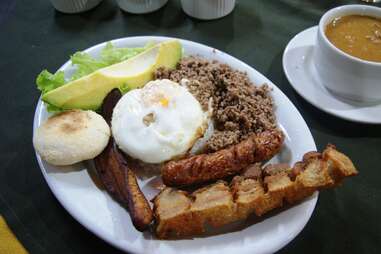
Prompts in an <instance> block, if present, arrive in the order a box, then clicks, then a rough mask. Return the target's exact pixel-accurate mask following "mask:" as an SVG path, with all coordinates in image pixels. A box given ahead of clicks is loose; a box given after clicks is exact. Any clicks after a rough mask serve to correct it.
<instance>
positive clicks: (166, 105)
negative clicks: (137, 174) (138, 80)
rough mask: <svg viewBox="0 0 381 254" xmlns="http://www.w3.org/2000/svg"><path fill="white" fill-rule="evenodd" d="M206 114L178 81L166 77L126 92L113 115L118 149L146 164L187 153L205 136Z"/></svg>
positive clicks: (114, 133) (113, 126)
mask: <svg viewBox="0 0 381 254" xmlns="http://www.w3.org/2000/svg"><path fill="white" fill-rule="evenodd" d="M207 115H208V114H206V113H204V112H203V110H202V108H201V105H200V103H199V102H198V101H197V100H196V98H195V97H194V96H193V95H192V94H191V93H190V92H189V91H188V90H187V89H186V88H185V87H182V86H180V85H179V84H177V83H175V82H173V81H170V80H167V79H163V80H155V81H151V82H149V83H147V84H146V85H145V86H144V87H143V88H141V89H135V90H132V91H130V92H128V93H126V94H125V95H124V96H123V97H122V98H121V99H120V100H119V102H118V103H117V105H116V106H115V108H114V112H113V116H112V123H111V125H112V134H113V136H114V139H115V142H116V143H117V144H118V146H119V148H120V149H121V150H123V151H124V152H125V153H127V154H128V155H130V156H131V157H133V158H137V159H140V160H142V161H144V162H147V163H161V162H164V161H167V160H170V159H172V158H174V157H177V156H181V155H182V154H184V153H186V152H187V151H188V150H189V149H190V148H191V147H192V145H193V144H194V142H195V141H196V140H197V139H198V138H199V137H200V136H202V135H203V133H204V131H205V129H206V127H207V120H208V119H207Z"/></svg>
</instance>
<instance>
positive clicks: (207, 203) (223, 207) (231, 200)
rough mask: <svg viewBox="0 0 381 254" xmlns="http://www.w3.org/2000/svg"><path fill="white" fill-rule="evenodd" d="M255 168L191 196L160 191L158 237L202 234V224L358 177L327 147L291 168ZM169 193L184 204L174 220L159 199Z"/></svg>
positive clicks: (259, 209) (213, 223) (295, 198)
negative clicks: (265, 170)
mask: <svg viewBox="0 0 381 254" xmlns="http://www.w3.org/2000/svg"><path fill="white" fill-rule="evenodd" d="M257 168H258V167H257V166H255V167H249V169H248V170H249V171H252V172H250V173H243V174H242V176H236V177H234V179H233V180H232V182H231V183H230V185H228V184H227V183H226V182H223V181H219V182H217V183H214V184H211V185H209V186H207V187H204V188H201V189H199V190H197V191H195V192H193V193H187V192H184V191H179V190H176V189H174V188H171V187H167V188H165V189H164V190H163V191H162V192H161V193H159V194H158V195H157V196H156V197H155V199H154V211H155V218H156V235H157V236H158V238H183V237H190V236H195V235H199V234H202V233H204V232H205V225H211V226H214V227H219V226H222V225H224V224H228V223H230V222H233V221H236V220H240V219H246V218H247V217H248V216H249V215H250V214H252V213H254V214H256V215H257V216H261V215H263V214H265V213H267V212H269V211H271V210H273V209H276V208H279V207H281V206H283V204H284V203H288V204H294V203H296V202H299V201H300V200H302V199H304V198H306V197H308V196H310V195H312V194H313V193H314V192H315V191H316V190H321V189H325V188H333V187H336V186H337V185H338V184H340V183H341V182H342V180H343V179H344V178H346V177H350V176H354V175H357V174H358V172H357V170H356V168H355V166H354V165H353V163H352V161H351V160H350V159H349V158H348V157H347V156H346V155H344V154H343V153H341V152H339V151H337V150H336V148H335V147H333V146H328V147H327V148H326V149H325V150H324V151H323V153H322V154H320V153H316V152H314V153H307V154H306V155H305V156H304V157H303V161H301V162H297V163H296V164H295V166H294V167H293V168H291V169H290V168H288V167H285V165H279V166H274V165H273V166H272V169H274V168H275V169H276V170H273V171H271V174H269V173H267V174H265V173H262V174H259V173H258V172H257V171H258V169H257ZM245 175H246V177H245ZM168 192H170V193H172V194H174V193H175V194H177V192H179V195H181V196H182V198H184V199H187V200H188V204H189V205H187V206H186V207H184V209H183V210H182V211H181V212H179V213H177V215H176V216H166V214H168V211H170V209H168V207H166V206H165V205H164V203H163V201H166V203H168V202H169V201H171V200H170V199H169V198H170V197H169V196H168V195H167V193H168ZM180 193H181V194H180ZM200 196H201V197H204V199H200V198H199V197H200ZM205 197H207V198H205ZM198 198H199V199H200V200H201V201H202V202H198V200H197V199H198ZM166 199H167V200H166ZM200 203H202V204H203V205H201V206H200V205H199V204H200Z"/></svg>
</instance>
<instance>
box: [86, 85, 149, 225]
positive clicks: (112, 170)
mask: <svg viewBox="0 0 381 254" xmlns="http://www.w3.org/2000/svg"><path fill="white" fill-rule="evenodd" d="M120 98H121V94H120V92H119V90H118V89H114V90H112V91H111V92H110V93H109V94H108V95H107V97H106V98H105V100H104V102H103V105H102V116H103V117H104V118H105V119H106V121H107V122H108V123H109V124H110V121H111V116H112V110H113V108H114V106H115V105H116V103H117V102H118V100H119V99H120ZM94 163H95V168H96V170H97V173H98V176H99V178H100V179H101V181H102V183H103V185H104V186H105V188H106V190H107V192H109V193H110V194H111V195H112V196H113V197H114V198H115V199H116V200H117V201H118V202H119V203H121V204H122V205H124V206H126V208H127V209H128V211H129V213H130V215H131V220H132V223H133V224H134V226H135V228H136V229H137V230H139V231H144V230H146V229H147V228H148V226H149V225H150V224H151V222H152V220H153V213H152V210H151V207H150V204H149V203H148V201H147V199H146V198H145V197H144V194H143V193H142V192H141V190H140V188H139V185H138V183H137V180H136V176H135V173H134V172H133V171H132V170H130V168H129V167H128V163H127V161H126V159H125V158H124V156H123V154H122V153H121V152H120V151H119V149H118V147H117V146H116V144H115V141H114V139H113V138H112V137H111V138H110V140H109V143H108V145H107V147H106V148H105V149H104V150H103V152H102V153H101V154H100V155H98V156H97V157H96V158H95V159H94Z"/></svg>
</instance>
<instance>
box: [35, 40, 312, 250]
mask: <svg viewBox="0 0 381 254" xmlns="http://www.w3.org/2000/svg"><path fill="white" fill-rule="evenodd" d="M168 39H170V38H167V37H156V36H144V37H129V38H122V39H117V40H114V41H112V43H113V44H114V45H115V46H117V47H133V46H142V45H144V44H145V43H146V42H148V41H157V42H160V41H164V40H168ZM181 43H182V45H183V48H184V53H185V54H186V55H200V56H203V57H205V58H207V59H215V60H218V61H220V62H223V63H227V64H229V65H230V66H232V67H233V68H235V69H238V70H241V71H245V72H247V74H248V75H249V77H250V79H251V80H252V81H253V82H254V83H255V84H258V85H259V84H262V83H267V84H269V86H270V87H272V89H273V91H272V96H273V98H274V100H275V104H276V116H277V119H278V123H279V126H280V127H281V128H282V129H283V130H284V132H285V134H286V139H285V145H284V148H283V150H282V152H281V153H280V154H278V155H277V156H276V157H275V158H274V159H273V160H272V161H273V162H277V161H282V162H287V163H294V162H296V161H298V160H300V159H301V158H302V156H303V154H304V153H305V152H307V151H311V150H316V146H315V143H314V140H313V138H312V135H311V133H310V130H309V129H308V127H307V125H306V123H305V121H304V120H303V117H302V116H301V115H300V113H299V112H298V111H297V109H296V108H295V106H294V105H293V104H292V103H291V101H290V100H289V99H288V98H287V97H286V96H285V95H284V94H283V93H282V92H281V91H280V90H279V89H278V88H277V87H276V86H275V85H274V84H273V83H272V82H271V81H270V80H268V79H267V78H266V77H264V76H263V75H262V74H260V73H259V72H258V71H256V70H255V69H253V68H251V67H250V66H248V65H247V64H245V63H243V62H241V61H240V60H238V59H236V58H234V57H232V56H230V55H228V54H226V53H223V52H221V51H219V50H215V49H213V48H210V47H207V46H204V45H201V44H198V43H195V42H191V41H186V40H181ZM104 46H105V43H102V44H98V45H96V46H94V47H91V48H89V49H87V50H85V51H86V52H88V53H89V54H90V55H93V56H98V55H99V53H100V50H101V49H102V48H103V47H104ZM60 70H63V71H65V74H66V75H67V76H70V75H71V74H72V71H73V67H72V66H71V63H70V61H69V62H66V63H65V64H64V65H63V66H62V67H61V68H60ZM47 117H48V113H47V111H46V108H45V105H44V103H42V102H41V101H39V102H38V105H37V108H36V113H35V118H34V125H33V131H34V130H35V129H36V128H37V127H38V126H39V125H40V124H41V122H43V121H44V120H45V119H46V118H47ZM36 156H37V160H38V163H39V165H40V167H41V171H42V173H43V175H44V177H45V179H46V181H47V183H48V185H49V187H50V189H51V190H52V192H53V193H54V195H55V196H56V197H57V199H58V200H59V202H60V203H61V204H62V205H63V206H64V208H65V209H66V210H67V211H68V212H69V213H70V214H71V215H72V216H73V217H74V218H75V219H76V220H77V221H78V222H80V223H81V224H82V225H83V226H85V227H86V228H88V229H89V230H90V231H91V232H93V233H94V234H96V235H97V236H99V237H100V238H102V239H104V240H106V241H107V242H109V243H110V244H112V245H114V246H116V247H118V248H120V249H122V250H125V251H129V252H133V253H155V254H158V253H164V254H180V253H198V254H204V253H205V254H221V253H232V252H233V251H239V253H241V254H243V253H273V252H275V251H277V250H279V249H280V248H282V247H283V246H285V245H286V244H287V243H288V242H290V241H291V240H292V239H293V238H294V237H295V236H296V235H297V234H298V233H299V232H300V231H301V230H302V229H303V227H304V226H305V224H306V223H307V221H308V220H309V218H310V216H311V214H312V212H313V210H314V207H315V204H316V201H317V196H318V195H317V193H315V194H314V195H313V196H312V197H311V198H309V199H306V200H305V201H303V202H301V203H300V204H298V205H296V206H293V207H291V208H290V209H287V210H284V211H281V212H279V213H277V214H276V215H273V216H270V217H268V218H265V219H264V220H262V221H260V222H257V223H255V224H253V223H251V224H249V225H245V227H239V228H240V229H239V230H238V229H237V228H235V230H233V231H231V232H228V233H225V234H219V235H215V236H208V237H198V238H194V239H187V240H177V241H173V240H172V241H163V240H157V239H155V238H154V236H153V235H152V234H151V233H149V232H145V233H144V234H142V233H140V232H138V231H136V230H135V228H134V227H133V225H132V224H131V221H130V217H129V214H128V213H127V212H126V211H125V210H124V209H123V208H122V207H121V206H119V204H117V203H116V202H115V201H114V200H112V199H111V198H110V196H109V195H108V194H107V193H106V192H105V191H104V190H101V189H99V188H98V187H97V186H96V185H95V183H94V181H93V180H92V178H91V175H90V174H89V172H91V167H89V166H87V165H89V164H88V163H86V164H85V163H79V164H76V165H74V166H71V167H55V166H52V165H49V164H48V163H46V162H45V161H43V160H41V158H40V156H38V155H36ZM150 180H152V179H145V180H142V179H139V184H140V186H141V188H142V190H143V192H144V193H145V194H146V195H147V197H148V198H152V197H153V195H154V194H155V193H154V190H153V188H152V187H151V185H150V184H149V181H150ZM242 228H243V229H242Z"/></svg>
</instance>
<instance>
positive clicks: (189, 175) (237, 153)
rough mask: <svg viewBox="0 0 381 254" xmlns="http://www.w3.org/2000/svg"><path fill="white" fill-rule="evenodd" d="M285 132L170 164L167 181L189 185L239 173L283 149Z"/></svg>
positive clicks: (166, 169) (165, 171)
mask: <svg viewBox="0 0 381 254" xmlns="http://www.w3.org/2000/svg"><path fill="white" fill-rule="evenodd" d="M283 140H284V135H283V133H282V132H281V131H280V130H271V131H265V132H262V133H260V134H258V135H253V136H251V137H250V138H248V139H246V140H244V141H242V142H241V143H239V144H237V145H234V146H231V147H230V148H227V149H223V150H220V151H217V152H215V153H210V154H201V155H195V156H191V157H189V158H186V159H182V160H178V161H170V162H168V163H166V164H165V165H164V166H163V167H162V170H161V176H162V178H163V182H164V184H166V185H168V186H186V185H192V184H199V183H204V182H208V181H213V180H218V179H223V178H225V177H228V176H232V175H235V174H239V173H240V172H241V171H242V170H243V169H244V168H246V167H247V166H249V165H250V164H252V163H254V162H260V161H264V160H268V159H270V158H271V157H273V156H274V155H275V154H277V153H278V152H279V150H280V149H281V147H282V144H283Z"/></svg>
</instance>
